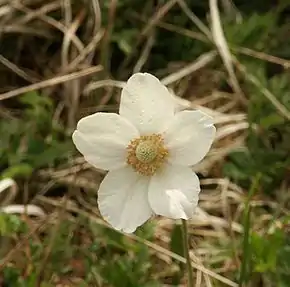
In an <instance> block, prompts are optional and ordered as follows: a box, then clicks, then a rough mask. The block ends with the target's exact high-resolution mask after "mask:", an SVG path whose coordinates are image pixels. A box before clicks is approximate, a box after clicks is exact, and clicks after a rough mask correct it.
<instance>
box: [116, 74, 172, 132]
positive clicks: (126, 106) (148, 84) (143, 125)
mask: <svg viewBox="0 0 290 287" xmlns="http://www.w3.org/2000/svg"><path fill="white" fill-rule="evenodd" d="M174 108H175V102H174V99H173V97H172V95H171V94H170V93H169V91H168V89H167V88H166V87H165V86H164V85H163V84H161V83H160V81H159V80H158V79H157V78H156V77H154V76H152V75H150V74H147V73H144V74H142V73H137V74H134V75H133V76H132V77H131V78H130V79H129V80H128V82H127V84H126V85H125V87H124V89H123V90H122V95H121V104H120V115H121V116H123V117H125V118H127V119H128V120H129V121H131V122H132V123H133V124H134V125H135V126H136V127H137V128H138V130H139V131H140V133H141V134H142V135H147V134H150V133H156V132H159V131H160V130H162V128H163V126H164V125H165V124H166V123H167V122H168V121H169V120H171V119H172V117H173V116H174Z"/></svg>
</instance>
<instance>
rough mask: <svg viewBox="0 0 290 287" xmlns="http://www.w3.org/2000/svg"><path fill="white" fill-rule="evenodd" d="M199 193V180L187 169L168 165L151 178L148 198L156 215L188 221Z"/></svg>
mask: <svg viewBox="0 0 290 287" xmlns="http://www.w3.org/2000/svg"><path fill="white" fill-rule="evenodd" d="M199 192H200V185H199V179H198V177H197V175H196V174H195V173H194V172H193V171H192V170H191V169H190V168H189V167H184V166H173V165H168V166H167V167H166V168H165V169H164V170H162V171H161V172H160V173H157V174H156V175H154V176H153V177H152V179H151V181H150V185H149V193H148V198H149V203H150V206H151V208H152V210H153V211H154V212H155V213H156V214H159V215H163V216H166V217H169V218H173V219H179V218H183V219H189V218H191V217H192V216H193V213H194V210H195V208H196V206H197V203H198V194H199Z"/></svg>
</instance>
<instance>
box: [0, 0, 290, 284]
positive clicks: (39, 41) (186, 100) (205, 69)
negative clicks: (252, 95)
mask: <svg viewBox="0 0 290 287" xmlns="http://www.w3.org/2000/svg"><path fill="white" fill-rule="evenodd" d="M225 2H227V1H225ZM107 3H108V5H109V8H108V11H109V13H108V14H109V16H108V18H109V20H108V23H107V25H106V26H102V25H101V20H102V19H101V17H102V14H101V10H100V3H99V1H98V0H93V1H84V4H85V5H80V6H79V7H77V8H76V7H75V6H74V4H73V1H70V0H63V1H50V2H49V3H48V2H47V1H41V0H29V1H28V0H26V1H17V0H16V1H14V0H13V1H12V0H7V1H4V0H2V1H0V27H1V29H0V33H1V39H2V44H3V46H2V50H1V53H2V54H0V62H1V63H2V67H1V71H0V73H1V75H4V76H3V77H2V79H1V87H2V88H1V94H0V101H1V103H0V110H2V111H1V115H2V114H4V115H5V114H6V113H8V112H9V104H10V103H12V101H13V100H17V97H18V96H20V95H22V94H24V93H26V92H30V91H36V90H41V91H42V92H43V93H45V94H46V95H48V96H49V97H52V98H53V99H54V101H55V102H56V103H57V105H56V106H57V108H56V110H55V115H54V120H56V121H62V122H63V123H64V124H65V127H66V131H67V133H70V132H71V131H72V129H73V128H74V126H75V123H76V122H77V120H78V119H79V118H80V117H81V116H83V115H84V114H87V113H89V112H92V111H97V110H113V111H115V110H116V109H117V105H118V102H119V96H120V88H122V87H123V85H124V82H123V80H124V78H121V77H120V78H113V77H112V75H111V71H110V65H111V64H114V63H110V56H109V50H110V43H111V37H112V29H113V27H114V25H115V21H116V17H121V15H118V14H116V13H117V12H116V9H117V8H116V7H117V4H118V1H117V0H115V1H114V0H112V1H107ZM76 6H77V5H76ZM173 7H175V8H176V7H179V8H180V10H179V12H180V13H184V15H185V17H189V18H190V19H191V20H192V22H193V23H194V25H196V26H197V27H198V28H199V30H200V34H199V33H196V32H192V31H190V30H188V29H185V28H182V27H177V26H175V25H174V24H170V23H166V21H165V20H164V17H165V16H166V14H167V13H168V12H169V11H170V10H171V9H172V8H173ZM134 13H135V12H134ZM134 13H133V14H134ZM210 13H211V14H210V15H211V23H212V30H210V29H209V27H207V26H206V25H205V24H203V23H202V22H201V21H200V20H199V19H198V17H196V16H195V15H194V14H193V13H192V11H190V9H189V8H188V7H187V6H186V3H185V1H181V0H180V1H179V0H178V1H168V2H166V4H164V5H163V6H161V7H159V8H158V9H157V10H155V12H154V13H153V14H152V15H151V17H150V18H149V19H144V16H143V15H137V14H136V13H135V16H138V18H139V20H140V21H143V20H144V21H146V23H145V24H144V25H143V27H142V29H141V32H140V38H139V39H137V44H136V47H139V46H140V45H141V46H142V49H141V52H140V53H139V51H137V50H136V51H133V52H132V53H131V55H129V56H128V57H127V58H125V59H124V62H123V64H122V65H121V68H120V69H121V70H120V71H119V74H121V73H120V72H122V71H124V74H125V75H127V74H128V73H132V72H137V71H142V70H143V67H144V65H145V63H146V62H147V59H148V57H149V55H150V52H151V49H152V46H153V43H154V39H155V36H154V31H155V29H166V30H169V31H171V32H173V33H178V34H180V35H183V36H184V37H190V38H194V39H196V41H205V42H213V43H214V44H215V45H214V44H213V45H212V49H213V50H212V51H210V52H208V53H204V54H202V55H201V56H200V57H199V58H197V59H192V63H186V64H184V65H183V64H182V65H180V66H179V67H178V68H176V67H174V68H173V69H171V68H170V67H169V68H168V69H167V70H165V71H164V70H163V71H162V75H164V77H163V78H162V82H163V83H164V84H166V85H168V87H169V88H170V89H171V90H172V92H173V93H174V94H175V98H176V101H177V103H178V105H179V109H185V108H186V109H197V108H198V109H201V110H204V111H206V112H207V113H208V114H210V115H211V116H213V118H214V121H215V123H216V126H217V128H218V131H217V137H216V139H215V142H214V145H213V148H212V150H211V151H210V153H209V154H208V156H207V157H206V159H205V160H204V161H203V162H202V163H201V164H199V165H198V166H196V167H194V170H195V171H197V172H199V173H200V174H201V175H203V176H205V179H202V180H201V184H202V189H203V192H202V193H201V197H200V205H199V208H198V210H197V214H196V217H195V218H194V219H193V220H192V221H190V227H189V228H190V233H191V234H192V238H194V242H191V243H192V244H191V246H192V249H191V256H192V263H193V265H192V266H193V268H194V269H195V273H196V286H238V284H237V283H236V282H234V281H233V280H232V279H229V278H232V277H230V276H231V274H232V272H233V271H235V270H238V269H239V266H240V264H241V262H240V259H239V258H240V252H241V250H240V247H239V246H237V245H238V238H240V237H241V234H243V228H244V227H243V224H242V213H243V209H244V203H245V198H246V193H247V191H246V190H243V189H242V188H241V187H239V186H237V185H236V184H235V183H233V182H231V181H230V180H229V179H228V178H223V175H222V172H221V167H222V166H223V164H224V162H225V160H226V157H227V155H228V154H229V153H231V152H232V151H233V150H238V149H241V150H242V149H245V138H246V134H247V129H248V126H249V123H248V120H247V114H246V107H245V105H246V96H245V95H244V92H243V91H242V89H241V87H240V85H239V81H238V79H237V76H236V75H235V68H237V69H238V70H240V71H241V72H242V73H244V74H245V78H246V79H248V80H249V81H251V82H253V83H254V84H255V85H259V83H258V82H257V81H256V79H255V78H254V76H252V75H250V74H249V73H247V72H246V71H245V70H244V67H243V66H242V64H241V63H239V62H238V61H237V60H236V59H234V60H233V57H232V55H231V50H230V48H229V47H228V45H227V42H226V40H225V37H224V34H223V30H222V26H221V23H220V18H219V13H218V8H217V1H210ZM55 15H56V16H55ZM133 17H134V15H133ZM159 27H160V28H159ZM80 31H81V32H80ZM6 41H7V43H8V42H9V41H12V42H13V41H14V42H15V43H16V44H15V45H16V46H15V51H14V52H13V55H12V56H11V55H10V56H9V59H8V58H7V57H5V55H4V54H5V53H7V54H9V52H8V51H7V50H6V49H7V48H6V47H5V45H4V44H5V43H6ZM52 44H53V45H54V46H55V47H54V48H51V46H53V45H52ZM7 45H8V44H7ZM138 45H139V46H138ZM8 49H9V48H8ZM234 50H236V51H237V52H238V53H242V54H247V55H249V56H251V57H255V58H259V59H262V60H265V61H270V62H274V63H276V64H279V65H282V66H284V67H287V68H289V61H287V60H284V59H281V58H278V57H274V56H271V55H267V54H266V53H262V52H257V51H253V50H251V49H248V48H244V47H235V48H234ZM136 54H138V55H139V57H137V60H136V61H135V62H134V63H133V64H130V63H131V62H132V61H134V59H135V57H134V55H136ZM218 55H220V56H221V59H222V61H223V63H224V65H225V69H223V68H219V69H216V68H215V66H214V64H215V63H216V62H217V61H218V60H219V56H218ZM33 56H34V57H33ZM27 57H29V59H28V58H27ZM32 57H33V58H32ZM128 67H131V68H128ZM122 69H123V70H122ZM128 70H130V72H128ZM225 71H226V72H227V73H228V75H229V82H230V84H231V85H232V87H233V92H230V93H225V92H223V91H220V90H218V85H217V82H218V81H219V79H220V78H221V77H225ZM157 72H158V71H157ZM159 72H160V71H159ZM7 75H9V76H7ZM209 75H214V76H213V77H209ZM261 90H262V92H263V93H264V95H265V97H267V98H268V99H269V101H271V102H272V103H273V105H274V106H275V108H276V109H277V111H278V112H279V113H280V114H281V115H282V116H284V117H285V118H287V119H288V120H289V119H290V112H289V111H288V110H287V109H286V108H285V107H284V106H283V105H282V104H281V103H279V101H278V100H277V99H276V98H275V96H274V95H273V94H271V93H270V92H269V91H267V90H266V89H263V88H262V87H261ZM8 99H9V101H10V102H9V101H7V100H8ZM241 103H242V104H241ZM88 111H89V112H88ZM4 118H5V117H4ZM36 172H37V177H36V178H33V180H35V183H34V184H32V183H29V184H30V185H29V186H28V188H30V187H31V188H32V186H34V187H35V186H36V187H37V192H36V193H35V194H34V195H32V194H31V193H30V198H29V202H30V203H32V204H36V205H38V206H41V207H43V208H44V209H45V210H47V211H48V214H47V216H46V218H44V219H41V220H38V219H36V220H34V219H29V218H27V217H25V220H26V221H27V222H29V223H30V224H31V225H32V226H34V228H32V229H31V231H30V232H29V233H27V234H26V236H25V237H24V238H22V240H21V241H20V242H19V243H18V244H17V245H16V246H14V248H13V249H11V250H7V254H6V256H5V258H3V260H2V262H1V268H3V266H5V265H6V264H8V262H10V261H11V260H12V258H15V256H16V254H17V252H18V251H19V250H20V249H22V248H23V247H24V246H25V244H26V241H27V240H28V239H29V238H37V240H41V239H40V235H39V234H40V230H44V229H45V226H49V225H53V231H52V233H51V234H49V235H48V236H51V245H50V246H46V247H45V256H44V258H43V261H42V265H41V266H40V270H39V273H38V274H39V279H38V280H41V278H42V276H43V269H44V268H45V265H46V264H47V262H48V261H49V260H50V253H51V249H52V248H53V242H54V241H55V236H56V235H57V232H58V228H60V226H59V223H60V222H61V220H63V218H66V220H70V221H75V220H76V218H75V216H71V214H72V213H73V214H78V215H81V216H83V217H86V218H88V219H89V220H90V221H92V222H95V223H96V224H98V225H106V224H105V223H104V222H103V221H102V219H101V218H100V217H99V213H98V210H97V206H96V199H95V198H94V196H92V192H91V191H93V192H95V191H96V190H97V189H98V186H99V183H100V181H101V179H102V178H103V176H104V172H102V171H99V170H96V169H93V168H92V167H91V166H90V165H88V164H87V163H86V162H85V161H84V160H83V159H82V158H80V157H76V158H72V159H71V161H70V162H68V163H66V164H61V165H59V166H57V167H53V168H43V169H40V170H37V171H36ZM18 184H19V189H20V190H23V189H24V187H25V184H27V182H26V183H23V182H19V183H18ZM59 184H61V185H62V186H66V187H67V193H66V194H65V195H64V196H62V195H60V196H56V197H55V196H50V195H49V193H50V190H53V188H54V187H55V186H56V185H59ZM81 190H85V191H88V192H87V193H83V192H81ZM61 197H62V199H60V198H61ZM9 201H10V203H11V200H9ZM5 204H7V202H5ZM251 205H252V206H259V207H260V209H259V212H258V213H257V214H256V215H255V216H256V218H255V222H254V223H253V227H252V228H253V230H262V229H263V226H265V225H266V223H269V222H275V224H277V225H279V224H280V223H281V222H279V218H278V219H277V218H276V215H274V212H272V211H273V210H275V208H278V207H277V205H278V203H277V204H276V203H274V202H272V201H271V200H270V199H268V198H263V197H262V198H260V197H258V198H254V199H253V201H252V202H251ZM263 207H267V208H263ZM283 212H284V213H285V214H289V211H288V210H287V209H283ZM154 221H155V223H156V226H157V227H156V233H155V236H154V237H155V240H154V242H149V241H147V240H145V239H142V238H141V237H138V236H137V235H131V236H129V238H131V239H132V240H134V241H138V242H142V243H143V244H145V245H146V246H148V247H149V248H150V249H152V256H155V257H157V258H158V259H159V260H160V262H162V266H163V267H164V269H165V270H170V267H171V264H172V260H173V259H175V260H177V261H179V262H184V260H185V259H184V258H183V257H181V256H179V255H177V254H175V253H173V252H171V251H169V250H168V244H169V242H170V236H171V235H170V234H171V230H172V228H173V224H174V222H173V221H171V220H168V219H164V218H156V219H154ZM31 222H33V223H31ZM281 224H282V223H281ZM226 245H227V246H230V248H232V250H233V254H234V256H233V257H230V256H229V255H228V254H224V250H225V248H229V247H225V246H226ZM209 266H218V267H216V268H211V267H209ZM163 271H164V270H163ZM157 276H160V278H161V279H162V274H161V272H160V274H159V275H157ZM213 279H215V280H214V281H213ZM217 281H219V282H222V283H223V285H214V282H217ZM69 286H73V285H69ZM164 286H165V285H164ZM265 286H266V285H265Z"/></svg>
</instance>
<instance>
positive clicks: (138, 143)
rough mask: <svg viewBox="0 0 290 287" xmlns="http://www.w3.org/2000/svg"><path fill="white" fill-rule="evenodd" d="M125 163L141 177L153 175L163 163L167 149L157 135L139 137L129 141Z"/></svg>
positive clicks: (160, 137)
mask: <svg viewBox="0 0 290 287" xmlns="http://www.w3.org/2000/svg"><path fill="white" fill-rule="evenodd" d="M127 152H128V154H127V163H128V164H130V165H131V166H132V167H133V168H134V169H135V170H136V171H137V172H138V173H140V174H142V175H147V176H150V175H153V174H154V173H155V172H156V171H157V170H158V169H159V168H160V167H161V166H162V165H163V163H164V161H165V160H166V157H167V156H168V149H167V148H166V147H165V146H164V140H163V138H162V136H161V135H159V134H152V135H150V136H141V137H139V138H137V139H133V140H131V141H130V143H129V145H128V147H127Z"/></svg>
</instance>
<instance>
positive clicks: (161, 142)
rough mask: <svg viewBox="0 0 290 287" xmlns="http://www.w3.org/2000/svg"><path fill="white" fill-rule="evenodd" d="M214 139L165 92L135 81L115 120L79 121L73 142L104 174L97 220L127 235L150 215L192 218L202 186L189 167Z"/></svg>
mask: <svg viewBox="0 0 290 287" xmlns="http://www.w3.org/2000/svg"><path fill="white" fill-rule="evenodd" d="M214 135H215V127H214V125H213V122H212V119H211V118H210V117H209V116H208V115H206V114H204V113H202V112H200V111H182V112H178V113H175V102H174V99H173V97H172V95H171V94H170V93H169V91H168V90H167V88H166V87H165V86H164V85H162V84H161V83H160V82H159V80H158V79H157V78H156V77H154V76H152V75H150V74H147V73H145V74H142V73H137V74H134V75H133V76H132V77H131V78H130V79H129V80H128V82H127V84H126V85H125V87H124V89H123V90H122V94H121V103H120V110H119V115H118V114H115V113H95V114H93V115H91V116H88V117H85V118H83V119H81V120H80V121H79V123H78V125H77V129H76V131H75V132H74V133H73V141H74V143H75V145H76V147H77V148H78V150H79V151H80V152H81V153H82V154H83V155H84V157H85V159H86V160H87V161H88V162H89V163H90V164H92V165H93V166H95V167H97V168H101V169H105V170H109V172H108V174H107V175H106V177H105V179H104V180H103V182H102V183H101V185H100V188H99V192H98V204H99V209H100V212H101V214H102V216H103V217H104V218H105V220H106V221H108V222H109V223H110V224H111V225H112V226H113V227H114V228H115V229H118V230H123V231H124V232H127V233H131V232H134V231H135V230H136V228H137V227H138V226H140V225H142V224H143V223H144V222H145V221H147V220H148V219H149V218H150V217H151V215H153V214H158V215H163V216H166V217H169V218H173V219H179V218H183V219H189V218H191V217H192V215H193V212H194V210H195V208H196V206H197V203H198V194H199V192H200V184H199V179H198V177H197V175H196V174H195V173H194V172H193V171H192V170H191V168H190V166H192V165H195V164H197V163H198V162H199V161H201V160H202V159H203V158H204V156H205V155H206V153H207V152H208V151H209V149H210V146H211V144H212V142H213V139H214Z"/></svg>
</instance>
